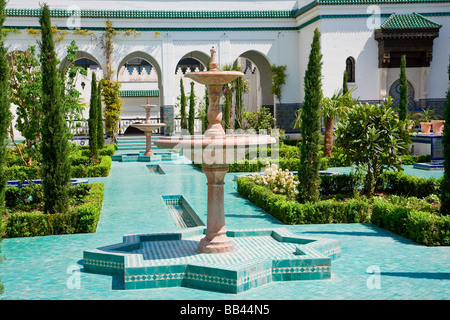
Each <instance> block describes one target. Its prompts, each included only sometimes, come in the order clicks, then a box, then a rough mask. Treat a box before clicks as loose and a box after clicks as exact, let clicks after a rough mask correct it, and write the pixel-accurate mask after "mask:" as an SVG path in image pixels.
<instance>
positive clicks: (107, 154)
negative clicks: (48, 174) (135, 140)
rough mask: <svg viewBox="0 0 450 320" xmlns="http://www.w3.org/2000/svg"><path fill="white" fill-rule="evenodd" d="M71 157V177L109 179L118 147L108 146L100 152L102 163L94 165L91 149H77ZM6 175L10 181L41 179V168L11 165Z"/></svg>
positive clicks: (7, 168) (83, 147)
mask: <svg viewBox="0 0 450 320" xmlns="http://www.w3.org/2000/svg"><path fill="white" fill-rule="evenodd" d="M77 148H78V149H77V150H76V151H74V152H72V153H71V154H70V156H69V159H70V161H71V177H73V178H88V177H107V176H108V175H109V171H110V170H111V162H112V161H111V155H113V154H114V153H115V151H116V148H117V145H115V144H112V145H106V146H105V147H104V148H103V149H101V150H99V155H100V157H99V158H100V163H99V164H97V165H92V164H91V160H90V158H89V147H85V146H82V147H77ZM5 175H6V177H7V179H8V180H19V181H25V180H27V179H30V180H31V179H41V174H40V168H39V166H31V167H26V166H22V165H9V166H7V167H6V170H5Z"/></svg>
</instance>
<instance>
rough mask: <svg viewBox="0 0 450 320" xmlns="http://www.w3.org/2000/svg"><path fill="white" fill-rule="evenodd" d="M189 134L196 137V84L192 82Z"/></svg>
mask: <svg viewBox="0 0 450 320" xmlns="http://www.w3.org/2000/svg"><path fill="white" fill-rule="evenodd" d="M188 120H189V123H188V126H189V134H190V135H194V133H195V132H194V123H195V92H194V82H191V93H190V95H189V118H188Z"/></svg>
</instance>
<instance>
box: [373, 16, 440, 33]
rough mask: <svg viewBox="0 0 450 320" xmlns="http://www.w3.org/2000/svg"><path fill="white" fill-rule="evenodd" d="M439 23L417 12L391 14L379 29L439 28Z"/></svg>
mask: <svg viewBox="0 0 450 320" xmlns="http://www.w3.org/2000/svg"><path fill="white" fill-rule="evenodd" d="M440 27H441V25H440V24H438V23H436V22H434V21H431V20H430V19H428V18H425V17H424V16H422V15H420V14H418V13H412V14H392V15H390V16H389V18H387V20H386V21H385V22H384V23H383V24H382V25H381V29H384V30H391V29H439V28H440Z"/></svg>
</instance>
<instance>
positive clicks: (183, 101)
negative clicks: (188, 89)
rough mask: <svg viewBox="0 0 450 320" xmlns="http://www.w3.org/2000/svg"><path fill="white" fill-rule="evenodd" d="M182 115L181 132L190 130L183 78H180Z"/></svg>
mask: <svg viewBox="0 0 450 320" xmlns="http://www.w3.org/2000/svg"><path fill="white" fill-rule="evenodd" d="M180 91H181V94H180V113H181V130H183V129H185V130H187V128H188V123H187V116H186V95H185V93H184V84H183V78H180Z"/></svg>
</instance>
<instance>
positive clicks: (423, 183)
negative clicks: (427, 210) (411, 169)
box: [377, 171, 442, 198]
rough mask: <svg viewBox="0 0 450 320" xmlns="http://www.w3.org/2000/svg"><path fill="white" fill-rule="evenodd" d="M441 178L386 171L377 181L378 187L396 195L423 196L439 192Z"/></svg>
mask: <svg viewBox="0 0 450 320" xmlns="http://www.w3.org/2000/svg"><path fill="white" fill-rule="evenodd" d="M441 181H442V178H439V179H436V178H428V179H427V178H422V177H415V176H410V175H407V174H405V173H404V172H392V171H388V172H385V173H383V175H382V176H381V177H380V179H379V181H378V183H377V184H378V189H379V190H382V191H385V192H388V193H392V194H398V195H404V196H410V197H417V198H425V197H427V196H428V195H430V194H439V193H440V184H441Z"/></svg>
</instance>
